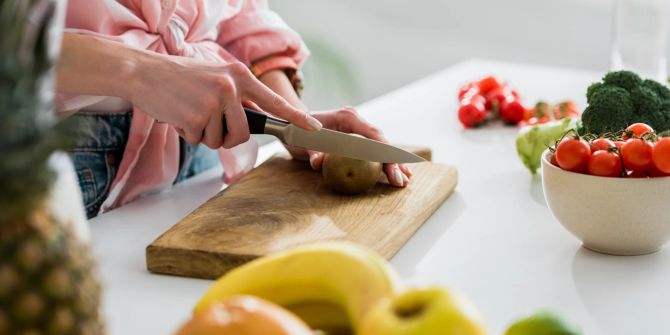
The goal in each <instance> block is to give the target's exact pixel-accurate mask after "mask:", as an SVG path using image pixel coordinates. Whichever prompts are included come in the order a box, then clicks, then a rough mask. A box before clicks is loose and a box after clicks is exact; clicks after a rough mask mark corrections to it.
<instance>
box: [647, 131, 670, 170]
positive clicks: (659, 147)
mask: <svg viewBox="0 0 670 335" xmlns="http://www.w3.org/2000/svg"><path fill="white" fill-rule="evenodd" d="M651 155H652V160H653V161H654V164H652V165H654V167H655V168H656V169H657V170H659V171H661V172H663V173H670V137H662V138H661V139H659V140H658V141H657V142H656V144H655V145H654V148H653V149H652V151H651Z"/></svg>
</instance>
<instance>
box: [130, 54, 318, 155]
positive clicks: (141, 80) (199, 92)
mask: <svg viewBox="0 0 670 335" xmlns="http://www.w3.org/2000/svg"><path fill="white" fill-rule="evenodd" d="M136 70H137V72H136V74H137V76H134V77H135V78H136V80H134V81H133V83H131V87H130V90H131V92H130V94H129V96H130V101H131V103H132V104H133V105H135V106H136V107H138V108H139V109H140V110H142V111H143V112H145V113H147V114H149V115H151V116H152V117H154V118H155V119H157V120H159V121H161V122H166V123H168V124H170V125H172V126H174V127H175V128H176V129H177V131H178V132H179V135H180V136H181V137H183V138H184V139H185V140H186V141H187V142H188V143H191V144H197V143H200V142H202V143H204V144H205V145H207V146H208V147H210V148H213V149H216V148H219V147H221V146H223V147H225V148H232V147H234V146H236V145H238V144H241V143H244V142H246V141H247V140H249V127H248V125H247V121H246V116H245V114H244V110H243V108H242V103H243V102H247V101H250V102H253V103H255V104H256V105H258V106H259V107H260V108H262V109H263V110H264V111H266V112H268V113H271V114H273V115H275V116H277V117H279V118H282V119H284V120H286V121H288V122H290V123H292V124H295V125H296V126H298V127H300V128H303V129H307V130H318V129H320V128H321V127H322V125H321V123H320V122H319V121H318V120H316V119H315V118H313V117H312V116H310V115H309V114H307V113H305V112H303V111H301V110H299V109H297V108H295V107H293V106H291V105H290V104H289V103H288V102H287V101H286V100H284V98H282V97H281V96H279V95H277V94H276V93H274V92H273V91H272V90H270V89H269V88H268V87H267V86H265V85H264V84H263V83H261V82H260V81H259V80H257V79H256V78H255V77H254V76H253V75H252V74H251V71H249V69H248V68H247V67H246V66H245V65H244V64H242V63H229V64H213V63H207V62H203V61H198V60H193V59H188V58H182V57H172V56H162V57H159V58H157V59H153V60H151V61H149V62H145V63H143V64H142V66H138V67H137V69H136ZM224 117H225V120H226V125H227V130H226V132H225V135H224V129H223V118H224Z"/></svg>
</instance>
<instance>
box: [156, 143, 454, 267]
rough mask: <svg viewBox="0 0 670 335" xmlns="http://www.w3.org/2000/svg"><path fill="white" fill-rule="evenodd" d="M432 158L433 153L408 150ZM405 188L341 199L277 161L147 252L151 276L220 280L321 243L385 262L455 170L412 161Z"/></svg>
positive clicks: (442, 193) (445, 189)
mask: <svg viewBox="0 0 670 335" xmlns="http://www.w3.org/2000/svg"><path fill="white" fill-rule="evenodd" d="M408 149H411V150H412V151H414V152H415V153H417V154H420V155H422V156H425V157H430V153H431V152H430V149H426V148H420V147H408ZM411 168H412V169H413V171H414V177H413V179H412V182H411V183H410V185H409V186H408V187H407V188H405V189H399V188H395V187H392V186H390V185H388V184H383V183H378V184H377V186H375V187H374V188H373V189H372V190H370V191H369V192H368V193H366V194H362V195H356V196H343V195H338V194H335V193H333V192H332V191H331V190H330V189H328V188H327V186H325V184H324V183H323V181H322V178H321V174H320V173H319V172H315V171H312V170H311V169H310V168H309V167H308V166H307V164H305V163H304V162H296V161H293V160H290V159H289V158H288V157H283V156H281V157H274V158H271V159H270V160H268V161H267V162H265V163H263V164H262V165H260V166H259V167H257V168H256V169H254V170H253V171H251V172H250V173H249V174H247V175H246V176H244V177H243V178H242V179H240V180H239V181H237V182H236V183H235V184H233V185H231V186H229V187H228V188H227V189H225V190H223V191H221V192H220V193H219V194H217V195H216V196H214V197H213V198H211V199H210V200H208V201H207V202H205V203H204V204H203V205H202V206H200V207H199V208H197V209H196V210H194V211H193V212H192V213H191V214H189V215H188V216H186V217H185V218H184V219H183V220H181V221H180V222H178V223H177V224H175V225H174V226H173V227H172V228H170V229H169V230H168V231H167V232H165V233H163V235H161V236H160V237H159V238H158V239H156V240H155V241H154V242H153V243H151V245H149V246H148V247H147V249H146V261H147V268H148V269H149V271H151V272H156V273H163V274H171V275H179V276H188V277H197V278H209V279H213V278H218V277H219V276H221V275H222V274H224V273H225V272H227V271H229V270H231V269H233V268H234V267H236V266H239V265H241V264H243V263H245V262H248V261H250V260H252V259H254V258H257V257H260V256H264V255H267V254H270V253H273V252H276V251H279V250H283V249H286V248H289V247H293V246H297V245H301V244H306V243H311V242H316V241H326V240H346V241H351V242H355V243H358V244H361V245H364V246H366V247H368V248H371V249H372V250H375V251H377V252H378V253H380V254H381V255H382V256H383V257H385V258H386V259H390V258H391V257H392V256H393V255H394V254H395V253H396V252H397V251H398V250H399V249H400V248H401V247H402V246H403V245H404V244H405V242H406V241H407V240H408V239H409V238H410V237H411V236H412V235H413V234H414V232H416V230H417V229H418V228H419V227H420V226H421V225H422V224H423V223H424V222H425V221H426V220H427V219H428V218H429V217H430V216H431V215H432V214H433V212H434V211H435V210H436V209H437V208H438V207H439V206H440V205H441V204H442V203H443V202H444V201H445V200H446V199H447V197H449V195H451V193H452V192H453V190H454V188H455V187H456V183H457V179H458V173H457V171H456V169H455V168H454V167H451V166H446V165H440V164H433V163H431V162H424V163H417V164H412V165H411Z"/></svg>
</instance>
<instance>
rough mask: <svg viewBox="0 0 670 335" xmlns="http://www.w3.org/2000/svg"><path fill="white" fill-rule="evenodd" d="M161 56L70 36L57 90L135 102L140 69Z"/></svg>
mask: <svg viewBox="0 0 670 335" xmlns="http://www.w3.org/2000/svg"><path fill="white" fill-rule="evenodd" d="M157 57H159V55H157V54H152V53H150V52H148V51H143V50H138V49H134V48H131V47H128V46H126V45H124V44H121V43H117V42H113V41H108V40H103V39H99V38H96V37H92V36H85V35H79V34H73V33H66V34H65V35H64V36H63V46H62V51H61V56H60V59H59V62H58V66H57V83H56V86H57V90H58V92H62V93H73V94H84V95H100V96H116V97H120V98H123V99H126V100H131V95H132V90H133V88H134V87H135V86H137V85H136V83H137V81H138V80H139V78H140V77H141V76H139V75H138V72H139V71H140V68H141V67H142V66H147V65H148V64H150V63H151V62H152V61H156V60H157Z"/></svg>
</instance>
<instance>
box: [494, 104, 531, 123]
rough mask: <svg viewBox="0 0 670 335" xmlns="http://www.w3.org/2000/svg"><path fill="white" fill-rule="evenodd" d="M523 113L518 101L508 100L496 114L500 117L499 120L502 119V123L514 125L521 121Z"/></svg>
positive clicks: (523, 109)
mask: <svg viewBox="0 0 670 335" xmlns="http://www.w3.org/2000/svg"><path fill="white" fill-rule="evenodd" d="M525 112H526V109H525V108H524V107H523V105H522V104H521V102H519V100H518V99H513V98H512V99H510V98H508V99H506V100H505V101H503V102H502V104H501V105H500V110H499V111H498V114H499V115H500V118H501V119H503V121H505V122H507V123H512V124H516V123H519V122H520V121H521V120H523V114H524V113H525Z"/></svg>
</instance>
